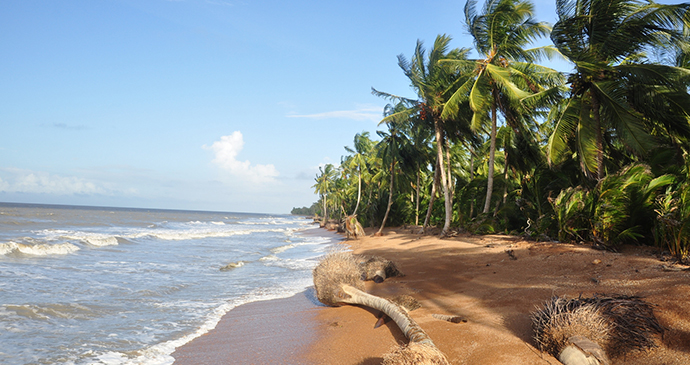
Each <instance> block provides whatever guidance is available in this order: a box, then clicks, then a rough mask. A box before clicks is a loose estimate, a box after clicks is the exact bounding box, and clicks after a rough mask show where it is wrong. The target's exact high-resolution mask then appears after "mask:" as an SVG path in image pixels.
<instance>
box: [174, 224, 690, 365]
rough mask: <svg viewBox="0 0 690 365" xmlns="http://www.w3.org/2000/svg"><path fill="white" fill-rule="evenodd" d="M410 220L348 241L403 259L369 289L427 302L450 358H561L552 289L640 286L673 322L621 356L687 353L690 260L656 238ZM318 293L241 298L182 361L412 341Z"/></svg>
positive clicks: (279, 358)
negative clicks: (537, 315)
mask: <svg viewBox="0 0 690 365" xmlns="http://www.w3.org/2000/svg"><path fill="white" fill-rule="evenodd" d="M413 232H414V230H412V229H405V230H403V229H393V230H387V231H386V235H384V236H383V237H371V236H368V237H365V238H364V239H360V240H352V241H346V242H344V243H343V244H345V245H348V246H349V247H351V248H352V249H353V251H354V252H355V253H357V254H368V255H380V256H383V257H385V258H387V259H389V260H393V261H394V262H396V263H397V265H398V267H399V268H400V269H401V270H402V271H403V272H404V273H405V274H406V275H405V276H404V277H396V278H389V279H387V280H386V281H385V282H384V283H382V284H374V283H373V282H367V285H366V287H367V291H369V292H371V293H372V294H376V295H380V296H383V297H389V298H390V297H393V296H395V295H398V294H408V295H411V296H413V297H415V298H416V299H417V300H419V301H420V302H421V304H422V308H420V309H417V310H415V311H413V312H411V313H410V315H411V316H412V318H414V319H415V320H416V321H417V322H418V323H419V324H420V326H422V328H424V330H425V331H426V332H427V333H428V334H429V336H430V337H431V338H432V339H433V340H434V342H435V343H436V345H437V346H438V347H439V349H440V350H441V351H443V352H444V353H445V354H446V356H447V357H448V359H449V361H450V363H452V364H506V365H507V364H511V365H520V364H524V365H528V364H529V365H531V364H554V365H555V364H559V362H558V360H556V359H555V358H553V357H552V356H550V355H548V354H545V353H542V352H541V351H540V350H539V349H538V348H537V346H536V344H535V343H534V340H533V339H532V336H533V331H532V328H531V321H530V318H529V315H530V313H531V312H532V311H533V310H534V309H535V307H536V306H537V305H541V304H543V303H544V302H545V301H546V300H548V299H549V298H550V297H551V296H553V295H557V296H567V297H571V298H572V297H577V296H579V295H583V296H591V295H594V294H595V293H605V294H625V295H639V296H643V297H645V299H646V300H647V301H648V302H650V303H652V304H653V305H654V306H655V307H654V309H655V315H656V317H657V318H658V319H659V322H660V323H661V324H662V325H663V326H664V327H665V328H666V331H665V333H664V336H663V337H660V338H658V339H657V344H658V347H657V348H655V349H652V350H649V351H644V352H640V351H629V352H624V353H623V354H621V355H620V356H618V357H615V358H613V359H612V364H632V365H638V364H639V365H642V364H644V365H662V364H666V365H681V364H690V305H688V303H690V271H687V270H683V269H686V267H682V266H677V265H672V263H670V262H668V261H663V260H662V258H661V257H660V256H659V254H658V250H657V249H655V248H650V247H624V248H623V250H622V252H620V253H612V252H605V251H598V250H594V249H592V248H591V247H589V246H587V245H570V244H562V243H554V242H534V241H524V240H522V239H520V238H517V237H508V236H499V235H492V236H470V235H458V236H457V237H454V238H449V239H443V240H441V239H438V238H437V237H435V236H419V235H416V234H414V233H413ZM367 233H368V234H371V233H373V231H372V230H367ZM310 298H311V295H310V294H309V293H306V294H300V295H298V296H296V297H293V298H289V299H286V300H276V301H268V302H260V303H251V304H247V305H244V306H240V307H238V308H235V309H233V310H231V311H230V312H228V313H227V314H226V316H225V317H224V318H223V319H222V320H221V322H220V323H219V325H218V327H217V328H216V330H214V331H212V332H210V333H209V334H207V335H205V336H202V337H200V338H198V339H196V340H195V341H192V342H191V343H190V344H188V345H185V346H183V347H181V348H180V349H178V351H177V352H176V353H175V354H173V356H174V357H175V358H176V359H177V361H176V362H175V364H177V365H179V364H207V363H209V364H210V363H215V364H344V365H348V364H352V365H355V364H357V365H369V364H371V365H373V364H380V363H381V360H382V357H383V356H384V355H385V354H386V353H387V352H389V351H391V350H392V349H393V348H394V347H395V346H396V345H397V344H399V343H403V342H405V338H404V336H403V335H402V333H401V332H400V331H399V330H398V329H397V327H396V326H395V324H394V323H392V322H389V323H388V324H387V325H386V326H383V327H379V328H377V329H374V324H375V322H376V314H377V313H376V312H375V311H372V310H368V309H364V308H360V307H353V306H343V307H324V306H319V305H317V304H316V303H314V302H313V301H312V300H311V299H310ZM432 314H452V315H458V316H462V317H464V318H465V319H466V320H467V322H462V323H449V322H445V321H441V320H437V319H435V318H434V317H432ZM296 334H298V335H297V336H295V335H296ZM206 361H211V362H206Z"/></svg>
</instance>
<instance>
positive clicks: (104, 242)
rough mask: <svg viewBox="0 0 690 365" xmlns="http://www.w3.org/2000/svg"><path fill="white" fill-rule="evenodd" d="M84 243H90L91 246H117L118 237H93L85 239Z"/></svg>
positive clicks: (83, 239)
mask: <svg viewBox="0 0 690 365" xmlns="http://www.w3.org/2000/svg"><path fill="white" fill-rule="evenodd" d="M81 240H82V241H84V242H86V243H88V244H89V245H91V246H99V247H101V246H117V244H118V242H117V237H114V236H93V237H84V238H82V239H81Z"/></svg>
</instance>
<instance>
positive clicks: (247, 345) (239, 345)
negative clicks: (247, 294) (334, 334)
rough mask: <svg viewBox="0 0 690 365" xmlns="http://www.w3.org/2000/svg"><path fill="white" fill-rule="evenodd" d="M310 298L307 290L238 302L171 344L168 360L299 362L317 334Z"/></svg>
mask: <svg viewBox="0 0 690 365" xmlns="http://www.w3.org/2000/svg"><path fill="white" fill-rule="evenodd" d="M315 300H316V299H315V298H314V296H313V295H312V294H311V291H310V290H309V289H308V290H306V291H303V292H301V293H298V294H295V295H293V296H291V297H289V298H282V299H271V300H264V301H258V302H251V303H246V304H243V305H240V306H237V307H235V308H233V309H231V310H230V311H228V313H226V314H225V315H224V316H223V317H222V318H221V319H220V321H219V322H218V324H217V325H216V327H215V328H214V329H212V330H211V331H209V332H207V333H206V334H204V335H202V336H199V337H197V338H195V339H194V340H192V341H190V342H188V343H186V344H184V345H182V346H180V347H178V348H177V349H175V352H173V353H172V354H171V356H172V357H173V358H175V362H174V363H173V364H174V365H216V364H290V365H292V364H295V365H297V364H304V358H303V354H304V353H305V352H306V351H307V349H308V347H309V346H310V344H311V343H312V342H314V341H315V340H316V335H317V327H316V323H317V322H316V321H315V316H316V313H315V311H317V310H318V309H319V308H320V307H319V305H318V304H317V303H315V302H314V301H315Z"/></svg>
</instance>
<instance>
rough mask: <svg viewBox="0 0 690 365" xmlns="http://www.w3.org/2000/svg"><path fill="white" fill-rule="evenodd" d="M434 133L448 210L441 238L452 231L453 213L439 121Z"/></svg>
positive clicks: (436, 122) (435, 122) (436, 123)
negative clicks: (451, 220) (451, 219)
mask: <svg viewBox="0 0 690 365" xmlns="http://www.w3.org/2000/svg"><path fill="white" fill-rule="evenodd" d="M434 132H435V134H436V154H437V156H436V157H437V159H438V167H439V170H440V171H439V174H440V175H441V186H442V187H443V197H444V199H445V209H446V221H445V223H444V224H443V229H442V230H441V236H445V235H446V234H448V230H449V229H450V218H451V214H452V213H453V212H452V210H451V209H452V207H451V206H450V204H451V200H450V191H449V190H450V189H448V181H447V180H446V171H445V169H444V167H443V165H444V163H443V160H444V159H443V140H444V139H443V135H442V133H443V131H442V130H441V126H440V125H439V123H438V120H434Z"/></svg>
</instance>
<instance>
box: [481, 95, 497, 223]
mask: <svg viewBox="0 0 690 365" xmlns="http://www.w3.org/2000/svg"><path fill="white" fill-rule="evenodd" d="M493 94H494V103H493V104H492V105H491V136H490V137H489V138H490V140H491V144H490V145H489V176H487V183H486V200H485V201H484V210H483V211H482V213H484V214H487V213H489V207H490V206H491V194H492V192H493V189H494V158H495V155H496V93H495V92H494V93H493Z"/></svg>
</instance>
